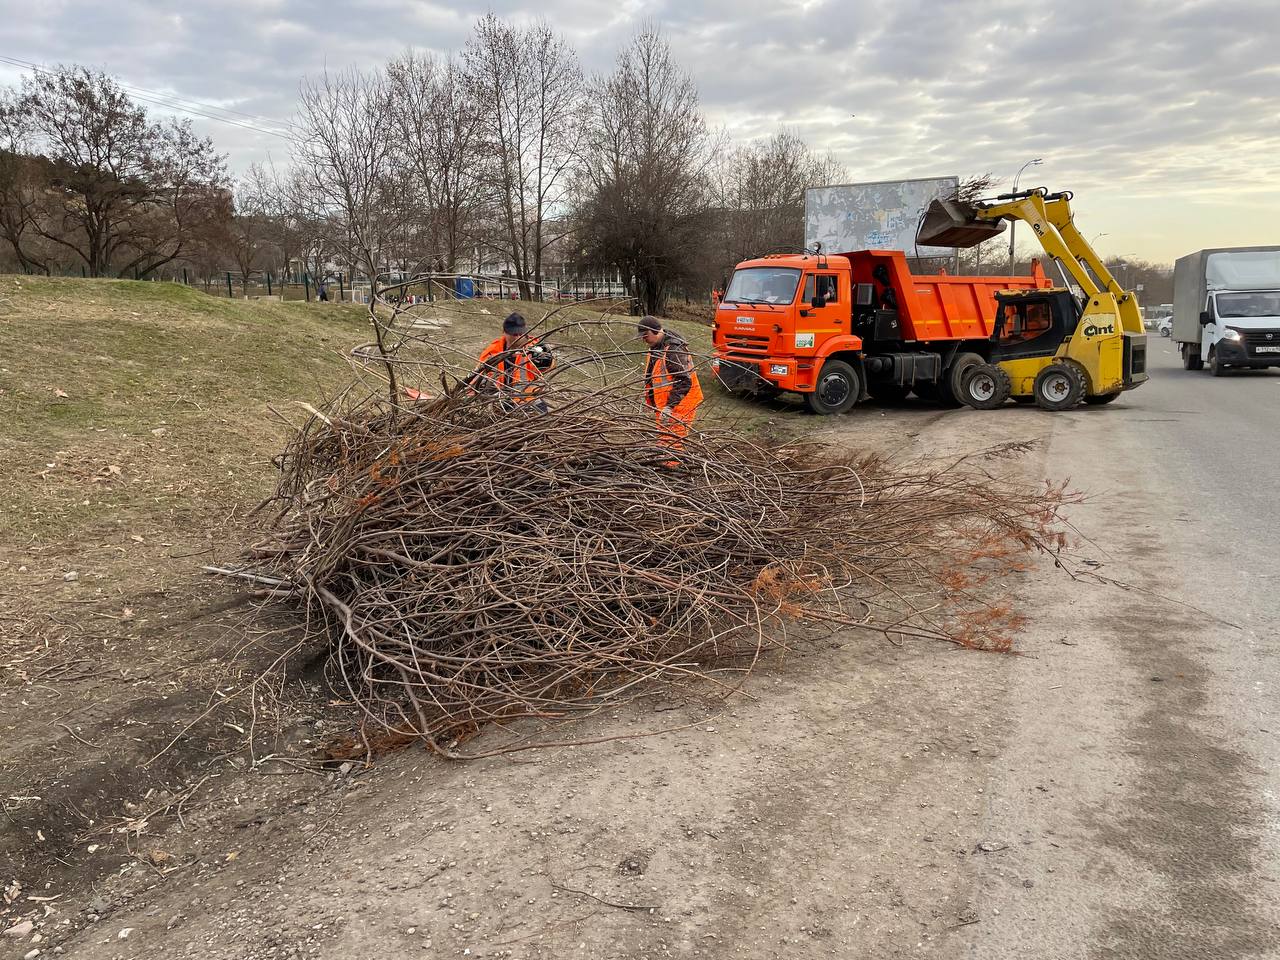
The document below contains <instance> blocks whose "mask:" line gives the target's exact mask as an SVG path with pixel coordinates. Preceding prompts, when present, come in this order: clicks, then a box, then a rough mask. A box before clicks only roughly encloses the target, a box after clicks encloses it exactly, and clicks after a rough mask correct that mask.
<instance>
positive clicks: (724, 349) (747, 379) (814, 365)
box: [714, 254, 862, 402]
mask: <svg viewBox="0 0 1280 960" xmlns="http://www.w3.org/2000/svg"><path fill="white" fill-rule="evenodd" d="M853 292H854V291H853V286H852V272H851V270H850V265H849V261H848V259H847V258H845V257H841V256H834V257H825V256H817V255H813V256H809V255H791V254H784V255H776V256H769V257H761V258H759V259H755V260H746V261H743V262H742V263H740V264H739V265H738V267H737V269H736V270H735V271H734V274H733V279H732V280H731V281H730V283H729V287H728V289H727V290H725V294H724V299H723V300H721V301H720V305H719V308H718V309H717V310H716V324H715V333H714V341H715V347H716V353H717V360H719V361H720V362H719V363H715V364H714V369H715V371H716V374H717V376H718V377H719V378H720V380H721V382H723V383H725V384H726V386H729V388H730V389H731V390H734V391H737V392H743V393H763V394H769V393H773V392H777V391H780V390H794V391H796V392H801V393H803V392H810V391H813V390H814V389H815V388H816V384H817V374H818V371H819V370H820V367H821V361H822V360H823V359H824V358H826V357H827V356H830V355H831V354H832V353H839V352H857V351H859V350H861V348H862V340H861V338H860V337H858V336H856V335H855V334H854V333H853V329H852V327H853V324H852V319H853V311H852V297H853ZM842 389H843V388H841V387H840V386H839V385H837V390H838V391H839V390H842ZM854 399H856V397H855V398H854ZM841 402H843V397H842V398H841Z"/></svg>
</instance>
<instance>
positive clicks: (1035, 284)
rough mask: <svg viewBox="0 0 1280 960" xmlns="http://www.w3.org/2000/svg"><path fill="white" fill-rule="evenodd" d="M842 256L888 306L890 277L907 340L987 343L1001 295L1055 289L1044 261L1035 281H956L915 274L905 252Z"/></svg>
mask: <svg viewBox="0 0 1280 960" xmlns="http://www.w3.org/2000/svg"><path fill="white" fill-rule="evenodd" d="M840 256H841V257H844V258H845V259H846V260H848V261H849V265H850V268H851V270H852V275H853V276H852V279H853V282H854V283H872V284H874V285H875V287H876V289H877V294H878V295H879V296H880V297H881V298H882V301H881V305H882V306H883V305H884V303H883V289H884V286H885V285H884V284H883V282H882V280H881V278H883V277H885V276H887V277H888V279H889V286H890V287H891V288H892V289H893V291H894V293H895V298H896V300H897V306H898V314H899V320H900V323H901V326H902V338H903V339H904V340H918V341H938V340H985V339H986V338H987V337H989V336H990V335H991V332H992V329H993V327H994V325H995V317H996V294H997V293H998V292H1000V291H1001V290H1027V289H1035V288H1044V287H1051V286H1053V284H1052V283H1050V282H1049V279H1048V277H1046V276H1045V274H1044V270H1043V269H1041V267H1040V263H1039V262H1038V261H1035V262H1033V264H1032V270H1031V274H1030V275H1029V276H1021V277H1014V276H1006V277H995V276H993V277H953V276H950V275H948V274H932V275H923V276H916V275H913V274H912V273H911V270H910V269H909V268H908V266H907V258H906V256H905V255H904V254H903V253H902V252H901V251H900V250H859V251H855V252H852V253H842V254H840ZM880 267H883V268H884V271H887V274H886V273H885V272H884V271H879V270H878V268H880ZM877 274H878V276H877Z"/></svg>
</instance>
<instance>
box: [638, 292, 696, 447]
mask: <svg viewBox="0 0 1280 960" xmlns="http://www.w3.org/2000/svg"><path fill="white" fill-rule="evenodd" d="M636 332H637V333H638V334H639V335H640V338H641V339H642V340H643V341H644V342H645V344H646V345H647V346H648V348H649V350H648V353H647V354H646V357H645V367H644V390H645V404H646V405H647V406H648V407H649V408H650V409H652V410H653V413H654V419H655V421H656V422H657V425H658V445H659V446H661V447H665V448H667V449H669V450H680V449H681V448H682V447H683V445H684V438H685V437H687V436H688V435H689V428H690V427H691V426H692V425H693V418H694V417H695V416H696V414H697V411H698V404H700V403H702V385H701V384H700V383H699V382H698V372H697V371H696V370H695V369H694V368H693V355H692V354H691V353H690V352H689V344H688V343H686V342H685V339H684V337H682V336H680V334H678V333H676V332H675V331H674V330H667V329H666V328H665V327H663V325H662V321H661V320H659V319H658V318H657V317H651V316H649V315H648V314H646V315H645V316H643V317H641V318H640V321H639V323H637V324H636ZM666 465H667V466H671V467H674V466H679V461H678V460H669V461H667V462H666Z"/></svg>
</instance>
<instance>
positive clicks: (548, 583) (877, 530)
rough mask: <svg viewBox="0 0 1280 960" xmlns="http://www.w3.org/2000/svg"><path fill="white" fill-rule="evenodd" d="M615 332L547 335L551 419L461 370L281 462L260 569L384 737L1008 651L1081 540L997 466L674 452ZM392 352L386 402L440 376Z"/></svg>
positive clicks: (710, 447)
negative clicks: (787, 670) (1032, 572)
mask: <svg viewBox="0 0 1280 960" xmlns="http://www.w3.org/2000/svg"><path fill="white" fill-rule="evenodd" d="M596 323H597V325H596V326H594V327H590V328H589V329H585V330H584V328H582V327H576V328H575V329H572V330H571V329H570V328H569V327H562V328H561V329H560V331H559V333H558V334H557V333H555V332H553V333H552V335H551V336H550V337H548V338H547V340H548V341H550V340H557V339H558V340H563V341H566V342H568V341H571V340H573V339H574V337H575V336H576V338H577V339H576V344H577V345H576V346H572V347H571V346H564V345H560V344H557V353H558V356H559V358H560V362H559V363H558V364H557V366H556V368H555V370H554V371H552V373H551V374H550V375H549V376H548V377H547V378H546V381H545V383H544V387H543V392H542V393H541V394H540V397H541V399H542V400H543V401H544V404H545V409H541V408H540V407H539V406H535V405H533V404H528V403H512V402H510V400H509V399H506V398H503V397H501V396H497V395H495V394H493V393H492V392H489V391H487V390H486V389H484V388H483V386H482V385H481V384H479V383H478V382H477V381H475V380H474V379H472V380H469V381H468V380H465V379H464V378H462V377H461V376H460V375H461V374H462V373H463V372H464V369H465V368H463V367H461V366H453V367H452V368H451V369H450V367H449V365H448V364H447V363H445V364H444V366H445V367H446V372H445V374H444V376H443V378H442V379H441V380H440V383H441V384H443V389H441V388H436V393H437V395H436V397H435V398H434V399H431V400H426V401H423V400H419V401H417V402H410V401H407V400H404V401H401V400H399V399H389V396H388V395H387V394H385V393H383V394H380V395H375V394H370V395H368V396H365V397H364V398H356V396H355V395H354V394H353V393H348V394H347V396H346V398H345V399H344V400H343V401H341V402H339V403H337V404H335V405H333V406H331V407H330V408H328V409H326V410H323V411H317V412H316V413H315V415H314V416H312V417H311V418H310V419H309V420H308V422H307V423H306V424H305V425H304V426H303V427H302V429H301V430H300V431H299V432H298V434H297V435H296V437H295V438H294V440H293V441H292V443H291V444H290V445H289V447H288V449H287V450H286V451H285V452H284V454H283V455H282V456H281V457H280V458H279V460H278V463H279V466H280V468H281V470H282V478H281V482H280V486H279V489H278V493H277V496H276V499H275V500H274V501H273V502H274V509H275V511H276V512H275V517H274V524H273V529H272V532H271V535H270V536H269V538H268V539H267V540H266V541H264V542H263V543H262V544H259V545H258V547H257V548H256V549H255V551H254V555H255V557H257V558H258V563H259V572H260V573H261V574H263V575H266V576H269V577H271V578H274V579H276V580H278V581H280V582H281V583H282V589H283V590H284V591H285V592H287V593H289V594H291V595H292V596H294V597H295V598H297V599H299V600H301V602H302V603H303V604H304V605H305V606H306V608H307V610H308V611H309V613H310V614H311V615H312V617H313V622H314V623H316V624H318V625H320V626H321V627H322V628H323V631H324V632H325V634H326V635H327V636H328V637H329V638H330V641H331V642H332V644H333V657H332V663H333V665H334V667H335V669H336V671H337V674H338V675H339V676H340V678H341V679H340V682H341V684H343V685H345V687H346V689H347V691H348V694H349V696H350V698H351V699H352V700H354V701H355V702H356V703H358V704H359V705H360V707H361V708H362V710H363V711H364V713H365V715H366V717H367V719H368V720H369V721H372V723H373V724H374V725H375V726H382V727H384V728H386V730H388V731H391V732H393V733H394V734H397V735H404V736H412V737H421V738H423V739H424V740H426V741H427V742H428V743H429V744H430V745H431V746H432V747H433V748H435V749H437V750H439V751H441V752H444V753H449V754H450V755H456V749H455V748H456V743H455V741H456V740H457V739H458V738H459V737H460V736H462V735H464V734H466V733H467V732H468V731H471V730H474V729H476V728H477V727H478V726H481V725H484V724H486V723H488V722H491V721H505V720H511V719H514V718H518V717H538V718H556V719H558V718H566V717H571V716H578V715H581V713H582V712H583V711H589V710H592V709H598V708H600V707H601V706H602V705H609V704H615V703H617V702H618V701H619V700H621V699H623V698H626V697H628V696H631V695H633V694H635V693H636V692H638V691H639V690H641V689H642V688H644V687H647V686H649V685H651V684H652V683H653V682H654V681H672V682H676V681H683V680H690V679H692V678H702V679H704V680H709V681H710V682H711V684H712V688H713V689H718V690H721V691H727V690H730V689H732V688H733V687H734V686H735V685H736V684H737V683H739V682H740V681H741V679H742V678H743V677H745V675H746V674H747V673H748V672H749V671H750V669H751V667H752V665H753V664H754V663H755V662H756V660H757V658H758V657H759V656H760V655H761V653H762V652H764V651H766V650H769V649H771V648H775V647H778V646H781V645H785V644H787V643H789V642H791V641H792V640H793V639H794V638H795V636H796V629H797V628H798V629H800V631H801V633H802V634H804V635H808V634H810V633H811V632H812V631H813V630H815V629H831V628H847V627H856V628H861V629H865V630H870V631H874V632H876V633H879V634H881V635H883V636H885V637H887V638H889V639H890V640H891V641H893V642H901V641H902V640H903V639H904V638H935V639H939V640H946V641H950V642H953V643H957V644H961V645H963V646H967V647H977V648H986V649H996V650H1007V649H1008V648H1009V646H1010V642H1011V635H1012V632H1013V631H1014V630H1016V628H1017V626H1018V618H1017V616H1016V614H1015V613H1014V612H1013V610H1012V609H1011V608H1010V606H1009V605H1008V604H1007V602H1006V598H1005V597H1004V594H1003V591H1002V590H1001V589H1000V588H999V587H998V584H999V581H1000V580H1001V579H1002V578H1005V577H1007V575H1008V574H1009V573H1010V572H1011V571H1012V570H1015V569H1018V568H1020V566H1021V565H1022V564H1023V563H1024V562H1025V561H1026V559H1027V558H1028V556H1029V555H1031V554H1033V553H1035V552H1036V551H1048V552H1050V553H1056V552H1057V551H1058V550H1059V549H1060V548H1061V547H1062V534H1061V522H1060V518H1059V510H1060V508H1061V507H1062V505H1063V504H1064V503H1065V502H1067V501H1068V500H1069V499H1070V497H1069V496H1068V495H1066V494H1065V493H1064V492H1063V490H1061V489H1058V488H1052V487H1032V486H1029V485H1026V484H1021V483H1015V482H1010V481H1008V480H997V479H996V478H995V477H993V476H992V475H991V473H990V472H989V470H988V466H989V464H990V463H991V460H990V457H991V455H992V452H991V451H988V452H987V453H986V454H984V455H983V456H982V457H974V458H970V459H967V460H962V461H953V462H950V463H946V464H935V465H926V464H913V465H902V464H892V463H889V462H886V461H884V460H880V459H876V458H872V457H861V458H849V457H842V456H839V455H836V454H834V453H832V452H831V451H828V450H824V449H822V448H819V447H814V446H808V445H789V446H777V445H768V444H762V443H757V442H754V441H752V440H750V439H747V438H746V437H744V436H743V435H742V434H740V433H736V432H732V431H727V430H717V429H715V428H713V427H710V426H709V425H706V424H703V425H702V426H703V427H704V429H699V430H696V431H695V432H694V434H693V435H692V436H690V437H689V439H688V440H687V441H686V442H685V443H684V445H683V447H682V448H681V449H679V450H678V451H673V450H671V449H670V448H668V447H665V446H662V445H661V444H660V442H659V441H660V435H659V432H658V429H657V427H656V425H655V422H654V418H653V415H652V412H651V411H650V410H648V409H647V408H646V407H645V406H644V404H643V400H642V392H641V385H640V384H639V383H638V382H636V378H635V377H631V378H629V379H628V378H624V377H619V376H616V375H612V374H611V375H608V376H604V377H603V378H602V377H601V376H600V369H601V367H602V365H603V366H604V367H606V368H607V367H609V366H610V364H612V363H614V362H615V361H621V360H623V359H625V362H626V364H627V365H628V366H629V367H630V366H632V365H633V364H634V363H635V358H634V357H626V356H625V354H626V349H624V348H627V346H628V345H627V344H626V342H625V339H624V338H623V337H622V336H618V337H611V336H610V333H611V332H615V331H619V330H621V331H623V332H624V333H625V332H626V331H629V330H633V329H634V328H633V326H632V322H630V321H628V322H626V324H625V326H622V325H619V326H614V325H613V322H612V321H610V320H609V318H607V317H606V318H602V319H600V320H599V321H597V322H596ZM392 354H394V359H392ZM383 359H385V360H387V361H388V363H389V364H390V365H391V366H392V367H394V368H398V370H399V373H400V379H401V385H400V386H398V387H397V388H396V393H393V394H391V395H390V397H391V398H396V397H398V396H402V395H403V392H404V391H403V379H404V378H405V377H406V376H411V375H410V374H409V373H408V371H410V370H413V369H419V370H421V369H430V370H431V371H432V375H433V376H434V375H436V373H437V371H439V369H440V366H441V362H440V360H439V358H438V357H437V358H436V359H435V361H434V362H433V363H431V364H426V365H422V366H418V365H415V362H411V356H410V353H409V351H408V350H407V349H406V345H405V343H404V342H403V341H397V343H396V344H395V347H394V349H392V350H390V351H389V352H388V353H386V354H384V355H383ZM632 368H633V369H634V367H632ZM601 379H603V381H604V382H603V384H602V383H600V382H599V381H600V380H601ZM416 382H418V383H419V386H425V385H426V384H424V383H423V382H422V379H421V378H419V379H418V380H417V381H416ZM997 452H999V453H1008V452H1009V450H1008V448H1002V449H1001V450H1000V451H997ZM263 563H265V568H263V566H262V564H263Z"/></svg>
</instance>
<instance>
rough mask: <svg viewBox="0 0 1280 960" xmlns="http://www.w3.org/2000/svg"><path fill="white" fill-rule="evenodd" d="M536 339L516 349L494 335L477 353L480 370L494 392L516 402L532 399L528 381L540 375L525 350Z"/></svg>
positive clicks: (530, 382)
mask: <svg viewBox="0 0 1280 960" xmlns="http://www.w3.org/2000/svg"><path fill="white" fill-rule="evenodd" d="M537 342H538V341H536V340H529V341H528V342H527V343H526V344H525V345H524V346H523V347H521V348H520V349H518V350H511V349H509V348H508V347H507V345H506V343H505V339H504V338H503V337H498V339H497V340H494V341H493V342H492V343H490V344H489V345H488V346H487V347H485V348H484V350H483V351H481V353H480V370H481V372H482V375H483V376H484V377H486V378H487V379H488V380H489V382H490V383H492V384H493V385H494V386H495V387H497V388H498V392H499V393H501V394H504V395H507V396H508V397H509V398H510V399H512V400H514V401H516V402H517V403H528V402H529V401H530V400H533V399H534V396H533V394H534V390H533V389H532V388H531V386H530V385H531V384H532V383H533V382H534V381H535V380H540V379H541V378H542V371H541V370H539V369H538V368H537V367H535V366H534V365H533V360H532V359H530V357H529V354H528V353H527V352H526V351H527V350H528V348H529V347H532V346H534V345H535V344H536V343H537Z"/></svg>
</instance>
